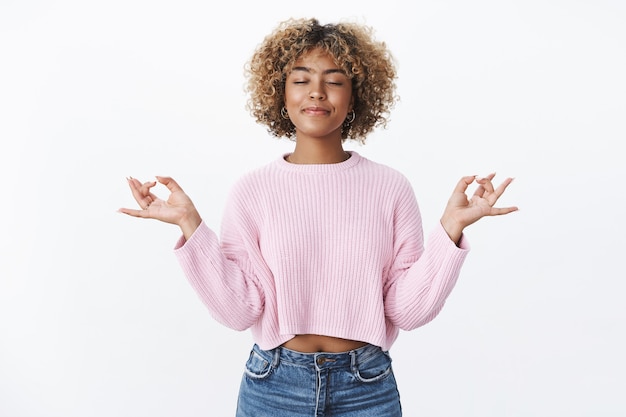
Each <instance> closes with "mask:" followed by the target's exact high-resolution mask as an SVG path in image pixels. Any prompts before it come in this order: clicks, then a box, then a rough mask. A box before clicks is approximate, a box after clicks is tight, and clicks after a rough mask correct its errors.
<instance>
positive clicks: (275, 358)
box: [253, 344, 383, 369]
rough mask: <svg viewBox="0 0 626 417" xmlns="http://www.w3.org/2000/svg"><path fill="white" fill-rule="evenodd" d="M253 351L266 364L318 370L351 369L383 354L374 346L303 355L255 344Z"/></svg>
mask: <svg viewBox="0 0 626 417" xmlns="http://www.w3.org/2000/svg"><path fill="white" fill-rule="evenodd" d="M253 349H254V351H255V352H256V353H258V354H259V355H260V356H262V357H263V358H265V359H266V360H267V361H268V362H270V363H274V365H277V364H278V362H285V363H291V364H294V365H299V366H305V367H311V368H318V369H322V368H341V367H351V366H355V365H356V364H357V363H358V364H363V363H365V362H367V361H368V360H370V359H372V358H374V357H376V356H377V355H380V354H383V351H382V349H381V348H380V347H378V346H374V345H365V346H363V347H360V348H358V349H354V350H350V351H347V352H340V353H330V352H314V353H303V352H297V351H295V350H291V349H287V348H284V347H280V346H279V347H277V348H274V349H271V350H262V349H261V348H260V347H259V346H258V345H256V344H255V345H254V347H253Z"/></svg>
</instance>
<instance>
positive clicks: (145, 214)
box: [118, 177, 202, 239]
mask: <svg viewBox="0 0 626 417" xmlns="http://www.w3.org/2000/svg"><path fill="white" fill-rule="evenodd" d="M156 179H157V181H158V182H159V183H161V184H163V185H165V186H166V187H167V189H168V190H169V191H170V195H169V197H168V199H167V200H162V199H160V198H158V197H157V196H156V195H155V194H153V193H152V191H151V190H152V187H154V186H155V185H157V181H150V182H145V183H143V184H142V183H141V182H140V181H139V180H137V179H135V178H132V177H131V178H128V185H129V187H130V190H131V192H132V193H133V197H135V200H136V201H137V203H138V204H139V207H141V208H142V209H141V210H136V209H129V208H120V209H119V210H118V211H119V212H120V213H124V214H128V215H129V216H133V217H141V218H144V219H156V220H160V221H162V222H165V223H171V224H176V225H178V226H179V227H180V228H181V229H182V231H183V234H184V235H185V238H187V239H188V238H189V237H190V236H191V235H192V234H193V232H194V231H195V230H196V228H197V227H198V225H199V224H200V223H201V222H202V219H201V218H200V215H199V214H198V211H197V210H196V208H195V206H194V205H193V202H192V201H191V199H190V198H189V197H188V196H187V194H185V192H184V191H183V189H182V188H181V187H180V186H179V185H178V183H176V181H174V180H173V179H172V178H169V177H156Z"/></svg>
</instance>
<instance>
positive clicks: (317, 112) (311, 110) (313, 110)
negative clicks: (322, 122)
mask: <svg viewBox="0 0 626 417" xmlns="http://www.w3.org/2000/svg"><path fill="white" fill-rule="evenodd" d="M303 112H304V113H306V114H310V115H313V116H324V115H327V114H329V113H330V110H328V109H326V108H324V107H319V106H312V107H305V108H304V110H303Z"/></svg>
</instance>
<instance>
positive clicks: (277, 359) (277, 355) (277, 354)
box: [272, 346, 281, 368]
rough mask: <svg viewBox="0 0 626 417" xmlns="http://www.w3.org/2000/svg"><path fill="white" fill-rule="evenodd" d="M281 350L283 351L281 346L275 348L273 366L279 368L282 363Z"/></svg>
mask: <svg viewBox="0 0 626 417" xmlns="http://www.w3.org/2000/svg"><path fill="white" fill-rule="evenodd" d="M280 351H281V348H280V346H279V347H277V348H276V349H274V360H273V363H272V367H273V368H278V364H279V363H280Z"/></svg>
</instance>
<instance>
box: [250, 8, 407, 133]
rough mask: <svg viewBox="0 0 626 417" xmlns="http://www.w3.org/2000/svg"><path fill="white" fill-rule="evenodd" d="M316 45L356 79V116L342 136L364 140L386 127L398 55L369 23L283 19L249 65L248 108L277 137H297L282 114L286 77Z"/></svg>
mask: <svg viewBox="0 0 626 417" xmlns="http://www.w3.org/2000/svg"><path fill="white" fill-rule="evenodd" d="M315 48H321V49H322V50H324V51H326V52H328V53H329V54H330V56H331V57H333V59H334V61H335V63H336V64H337V65H338V66H339V67H340V68H342V69H343V70H344V71H345V73H346V74H347V76H348V78H350V79H351V81H352V94H353V97H354V106H353V109H354V113H355V118H354V120H353V121H352V122H351V123H345V124H344V128H343V130H342V133H341V135H342V139H344V140H346V139H354V140H357V141H359V142H362V143H363V142H365V138H366V136H367V135H368V134H369V133H370V132H371V131H372V130H373V129H374V128H375V127H377V126H382V127H386V125H387V121H388V116H389V113H390V110H391V108H392V107H393V106H394V104H395V102H396V100H397V97H396V95H395V89H396V84H395V79H396V77H397V74H396V68H395V65H394V62H393V57H392V55H391V53H390V51H389V50H388V49H387V45H386V44H385V43H384V42H379V41H376V40H375V39H374V37H373V30H372V28H370V27H368V26H364V25H359V24H356V23H347V22H346V23H338V24H326V25H320V23H319V21H318V20H317V19H315V18H311V19H289V20H286V21H283V22H282V23H280V24H279V25H278V27H277V28H276V29H275V30H274V31H273V32H272V33H270V34H269V35H268V36H266V37H265V39H264V40H263V42H262V43H261V44H260V45H259V46H258V47H257V48H256V50H255V52H254V54H253V55H252V57H251V59H250V60H249V61H248V63H247V64H246V66H245V75H246V78H247V84H246V91H247V92H248V93H249V98H248V103H247V109H248V110H249V111H250V113H251V114H252V116H253V117H254V118H255V119H256V121H257V123H259V124H262V125H265V126H266V127H267V128H268V131H269V132H270V133H271V134H272V135H273V136H276V137H287V138H288V139H291V140H295V126H294V125H293V124H292V123H291V121H290V120H289V119H285V118H283V117H281V113H280V111H281V109H282V108H283V106H284V105H285V80H286V78H287V75H288V74H289V72H290V71H291V69H292V67H293V65H294V63H295V61H296V60H298V58H300V57H301V56H302V55H303V54H305V53H307V52H309V51H311V50H312V49H315Z"/></svg>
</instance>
